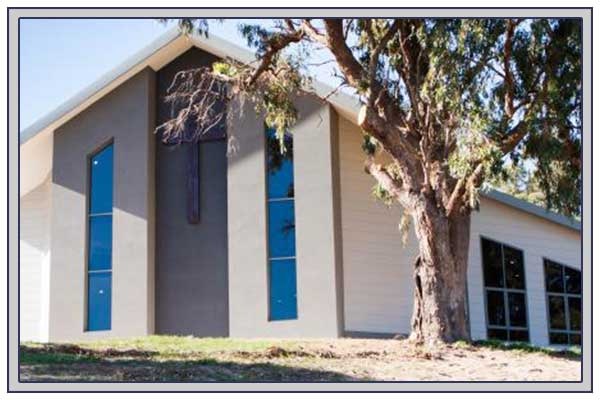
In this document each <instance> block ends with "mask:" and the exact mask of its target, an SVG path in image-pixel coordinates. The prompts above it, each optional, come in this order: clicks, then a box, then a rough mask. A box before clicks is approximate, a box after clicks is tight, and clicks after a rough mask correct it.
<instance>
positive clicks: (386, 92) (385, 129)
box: [157, 18, 582, 342]
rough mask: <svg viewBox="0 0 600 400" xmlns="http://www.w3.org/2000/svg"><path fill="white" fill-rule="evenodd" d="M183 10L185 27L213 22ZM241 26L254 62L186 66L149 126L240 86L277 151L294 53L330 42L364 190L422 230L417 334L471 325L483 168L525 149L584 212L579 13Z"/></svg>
mask: <svg viewBox="0 0 600 400" xmlns="http://www.w3.org/2000/svg"><path fill="white" fill-rule="evenodd" d="M179 24H180V26H181V28H182V29H183V30H185V31H186V32H188V33H189V32H192V31H199V33H200V34H207V30H208V27H209V23H208V21H207V20H199V19H183V20H179ZM240 33H241V35H242V36H243V37H244V38H245V40H247V43H248V45H249V46H251V47H252V48H254V49H255V50H256V60H255V62H253V63H249V64H243V63H240V62H237V61H234V60H221V61H219V62H216V63H214V64H213V65H212V68H208V69H197V70H191V71H181V72H180V73H179V74H177V76H176V78H175V80H174V82H173V84H172V86H171V89H170V93H169V96H168V98H167V100H168V101H171V102H173V103H174V104H178V112H177V113H176V115H175V116H174V118H173V119H172V120H170V121H168V122H167V123H166V124H164V125H162V126H160V127H159V128H158V129H157V130H158V131H160V132H161V133H162V134H163V135H165V136H166V137H173V136H175V137H176V136H177V135H182V134H184V132H186V129H187V128H186V127H187V126H189V124H188V122H190V121H191V122H193V123H194V126H195V127H196V128H195V129H194V130H193V133H192V137H194V136H198V135H202V134H203V132H206V131H207V130H208V129H210V128H211V127H212V126H214V125H215V124H217V123H220V122H222V120H223V119H224V118H227V115H226V112H225V111H223V110H225V109H226V108H224V107H215V104H217V103H222V102H230V104H231V100H233V99H236V98H240V97H241V98H244V99H246V100H250V101H252V102H253V103H254V104H255V107H256V109H257V111H258V112H261V113H263V114H264V115H265V120H266V123H267V124H268V125H270V126H272V127H274V128H275V129H276V132H277V135H278V138H279V139H280V147H281V152H282V154H285V140H284V133H285V132H286V131H288V130H290V129H293V125H294V123H295V122H296V120H297V117H298V114H297V110H296V108H295V107H294V102H293V98H294V96H295V94H297V93H298V92H301V91H303V90H306V89H307V88H308V87H310V84H311V83H310V72H311V64H310V63H309V60H310V57H306V56H302V55H300V56H299V55H298V54H307V53H306V51H307V49H309V52H308V53H310V49H321V50H323V51H325V52H326V53H327V54H328V55H329V56H330V57H331V62H332V64H333V65H334V66H335V69H334V72H333V74H334V75H336V78H337V79H339V82H340V87H343V86H345V87H346V89H345V90H351V91H353V92H354V93H355V94H356V96H357V98H358V99H359V101H360V111H359V113H358V117H357V120H356V123H357V124H358V126H359V127H360V128H361V129H362V131H363V133H364V138H363V140H364V141H363V146H362V148H363V150H364V152H365V171H366V172H367V173H369V174H370V175H371V176H372V177H373V179H374V190H373V193H374V194H375V195H376V196H377V197H379V198H381V200H383V201H385V202H386V203H388V204H392V203H393V204H399V205H400V206H401V208H402V210H404V211H403V212H404V217H402V218H403V221H404V222H403V223H402V224H401V226H404V227H407V226H409V223H410V225H412V227H413V229H414V233H415V234H416V237H417V239H418V247H419V251H418V256H417V258H416V260H415V262H414V289H415V290H414V310H413V317H412V333H411V338H412V339H414V340H416V341H420V342H439V341H442V342H447V341H454V340H459V339H467V340H468V339H469V324H468V314H467V305H466V272H467V254H468V246H469V230H470V218H471V214H472V212H473V210H476V209H477V208H478V204H479V193H480V191H481V189H482V188H484V187H485V185H486V182H491V181H498V180H503V179H507V177H508V178H510V175H511V174H513V173H514V172H511V171H514V168H511V165H516V164H519V163H522V162H527V163H528V165H530V168H529V169H528V176H531V177H533V178H535V181H536V184H537V185H538V187H539V189H540V190H541V191H542V192H543V195H544V201H545V202H546V205H547V206H548V207H552V208H554V209H558V210H560V211H562V212H564V213H567V214H571V215H574V214H577V213H578V212H579V207H580V206H579V204H580V192H581V158H580V150H581V136H582V126H581V125H582V122H581V120H582V115H581V100H582V94H581V24H580V22H579V21H578V20H576V19H493V18H490V19H339V18H332V19H319V20H316V19H281V20H274V21H273V22H272V23H271V24H268V26H264V25H260V24H256V25H242V26H240ZM295 49H297V50H295ZM302 51H304V53H302ZM223 82H225V83H226V84H225V85H223ZM224 88H225V89H224ZM215 110H218V111H215ZM381 153H383V154H385V155H386V157H379V155H380V154H381ZM382 160H387V161H382ZM400 242H401V241H400V238H399V242H398V245H399V246H400V245H401V243H400Z"/></svg>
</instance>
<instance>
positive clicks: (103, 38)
mask: <svg viewBox="0 0 600 400" xmlns="http://www.w3.org/2000/svg"><path fill="white" fill-rule="evenodd" d="M240 22H241V20H229V21H225V22H224V23H223V24H213V25H212V26H211V28H210V31H211V32H213V33H214V34H216V35H219V36H221V37H224V38H226V39H230V40H234V41H235V42H236V43H238V44H239V45H245V42H244V40H243V39H241V37H240V36H239V34H238V33H237V26H238V24H239V23H240ZM263 22H266V21H263ZM171 26H172V25H169V26H166V25H163V24H161V23H159V22H157V21H156V20H153V19H21V22H20V55H19V56H20V82H21V88H20V111H21V113H20V115H21V118H20V128H21V130H23V129H25V128H26V127H27V126H29V125H31V124H32V123H33V122H35V121H36V120H37V119H39V118H40V117H42V116H44V115H45V114H46V113H48V112H50V111H52V110H53V109H54V108H56V107H57V106H59V105H60V104H62V103H63V102H64V101H66V100H67V99H69V98H70V97H71V96H73V95H75V94H76V93H77V92H79V91H80V90H81V89H83V88H84V87H86V86H87V85H89V84H91V83H93V82H94V81H95V80H96V79H98V78H99V77H100V76H101V75H103V74H104V73H106V72H107V71H109V70H111V69H112V68H114V67H115V66H117V65H118V64H119V63H121V62H122V61H123V60H125V59H126V58H127V57H128V56H130V55H132V54H134V53H135V52H136V51H138V50H139V49H141V48H142V47H144V46H145V45H147V44H148V43H150V42H151V41H152V40H154V39H155V38H157V37H158V36H160V35H161V34H162V33H164V32H165V31H166V30H168V29H169V28H170V27H171Z"/></svg>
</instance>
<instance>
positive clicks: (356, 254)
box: [339, 118, 417, 333]
mask: <svg viewBox="0 0 600 400" xmlns="http://www.w3.org/2000/svg"><path fill="white" fill-rule="evenodd" d="M339 126H340V169H341V170H340V191H341V209H342V238H343V263H344V274H343V275H344V320H345V321H344V323H345V330H346V331H363V332H382V333H407V332H408V331H409V330H410V316H411V314H412V304H413V302H412V296H413V285H412V263H413V260H414V258H415V257H416V254H417V252H416V243H415V239H414V238H413V237H412V236H411V238H410V239H409V242H408V243H407V245H406V246H405V247H404V246H403V245H402V242H401V236H400V233H399V231H398V223H399V222H400V218H401V209H400V208H399V207H392V208H388V207H386V206H385V205H384V204H383V203H382V202H380V201H377V200H376V199H375V198H374V197H373V196H372V195H371V188H372V187H373V184H374V181H373V178H371V177H370V176H369V175H367V174H366V173H365V172H364V168H363V164H364V159H365V158H364V153H362V151H361V140H362V138H361V135H360V132H359V130H358V128H357V127H356V126H355V125H353V124H352V123H350V122H349V121H347V120H346V119H343V118H340V124H339Z"/></svg>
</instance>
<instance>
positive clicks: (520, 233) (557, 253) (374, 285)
mask: <svg viewBox="0 0 600 400" xmlns="http://www.w3.org/2000/svg"><path fill="white" fill-rule="evenodd" d="M339 126H340V146H339V149H340V176H341V183H340V186H341V211H342V238H343V242H342V247H343V252H342V254H343V260H344V272H343V274H344V311H345V315H344V316H345V330H346V331H353V332H356V331H358V332H378V333H408V332H409V330H410V318H411V313H412V304H413V302H412V295H413V287H412V285H413V280H412V265H413V261H414V259H415V257H416V255H417V243H416V238H415V236H414V234H413V233H412V232H411V235H410V237H409V240H408V243H407V245H406V246H405V247H404V246H402V244H401V242H400V234H399V231H398V222H399V221H400V215H401V210H400V208H399V207H397V206H395V207H392V208H388V207H386V206H384V205H383V204H382V203H381V202H378V201H376V200H375V199H374V198H373V196H372V195H371V188H372V186H373V184H374V181H373V179H372V178H371V177H370V176H369V175H367V174H366V173H365V172H364V170H363V163H364V154H363V153H362V151H361V140H362V136H361V133H360V130H359V129H358V127H357V126H356V125H355V124H353V123H351V122H350V121H348V120H346V119H343V118H341V119H340V122H339ZM480 208H481V211H480V212H475V213H474V214H473V218H472V226H471V242H470V249H469V269H468V294H469V309H470V317H471V332H472V336H473V338H474V339H484V338H485V337H486V320H485V310H484V292H483V271H482V266H481V254H480V237H481V236H486V237H488V238H491V239H494V240H496V241H499V242H502V243H505V244H508V245H511V246H513V247H516V248H519V249H522V250H523V252H524V257H525V279H526V286H527V302H528V314H529V315H528V318H529V333H530V338H531V341H532V342H534V343H536V344H539V345H546V344H547V343H548V328H547V318H546V296H545V287H544V270H543V257H547V258H550V259H552V260H555V261H558V262H561V263H564V264H566V265H569V266H572V267H574V268H578V269H579V268H580V255H581V247H580V234H579V232H576V231H574V230H572V229H569V228H566V227H564V226H561V225H558V224H555V223H553V222H550V221H548V220H546V219H542V218H539V217H536V216H533V215H531V214H528V213H525V212H523V211H520V210H517V209H515V208H513V207H509V206H507V205H505V204H502V203H499V202H497V201H494V200H491V199H488V198H486V197H485V196H482V200H481V207H480Z"/></svg>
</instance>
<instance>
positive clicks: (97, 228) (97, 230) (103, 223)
mask: <svg viewBox="0 0 600 400" xmlns="http://www.w3.org/2000/svg"><path fill="white" fill-rule="evenodd" d="M89 229H90V244H89V246H90V251H89V252H88V253H89V260H88V269H89V270H90V271H94V270H106V269H110V267H111V260H112V216H110V215H100V216H97V217H90V228H89Z"/></svg>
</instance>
